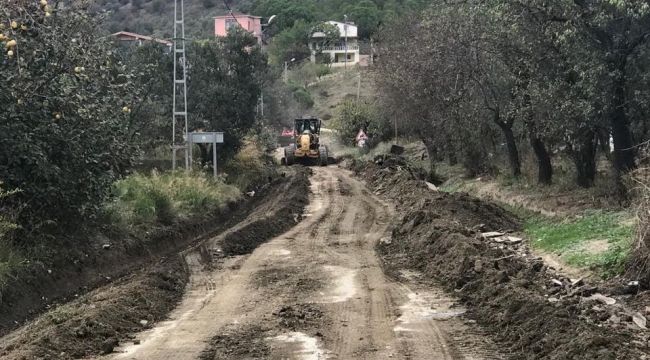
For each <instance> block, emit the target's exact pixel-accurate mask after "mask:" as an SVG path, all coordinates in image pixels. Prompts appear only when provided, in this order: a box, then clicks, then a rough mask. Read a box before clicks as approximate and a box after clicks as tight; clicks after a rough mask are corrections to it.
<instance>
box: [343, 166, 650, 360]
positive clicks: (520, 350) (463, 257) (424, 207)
mask: <svg viewBox="0 0 650 360" xmlns="http://www.w3.org/2000/svg"><path fill="white" fill-rule="evenodd" d="M386 163H387V162H386V161H382V162H381V163H380V164H376V163H363V164H359V163H357V164H355V165H354V166H353V169H354V170H355V171H356V172H357V173H358V175H359V176H360V177H362V178H364V179H366V180H367V181H368V182H369V184H370V185H371V188H372V189H374V190H375V192H376V193H377V194H383V195H385V196H387V197H389V198H391V199H392V200H394V201H395V202H396V203H397V204H398V205H397V210H398V211H399V212H400V215H401V216H402V220H401V222H400V223H398V224H397V225H396V227H395V228H394V231H393V234H392V238H391V239H390V240H385V241H382V242H381V243H380V244H379V245H378V252H379V253H380V255H381V257H382V259H383V262H384V265H385V267H386V268H387V270H389V273H390V272H395V271H396V270H398V269H400V268H410V269H415V270H418V271H421V272H423V273H424V274H426V275H428V276H430V278H431V279H433V280H435V281H436V283H442V284H443V286H445V287H446V288H447V289H448V290H449V291H454V292H455V293H456V294H457V296H459V297H460V298H461V300H462V301H463V302H464V303H465V305H466V306H467V307H468V309H469V316H471V317H473V318H475V319H476V320H477V321H478V322H479V323H480V324H481V325H482V326H483V327H485V328H486V329H487V330H488V331H489V332H490V333H491V334H493V335H494V337H495V338H496V339H497V340H499V341H500V342H501V343H502V344H504V346H506V347H508V348H509V351H508V353H509V354H511V355H512V358H517V359H638V358H641V354H643V353H644V351H646V350H647V346H648V342H647V338H646V337H645V335H642V336H639V334H640V332H636V331H635V330H631V326H630V325H629V323H624V321H622V320H620V316H619V315H616V314H617V312H618V311H622V310H617V308H616V307H615V306H611V305H607V304H604V303H603V301H602V299H601V300H600V301H599V300H595V301H592V298H589V299H588V297H589V296H591V295H593V294H594V293H596V292H597V291H598V289H597V288H595V287H593V286H589V285H586V284H583V283H582V282H576V283H574V284H571V282H570V281H569V280H568V279H562V278H559V280H558V275H557V274H554V273H553V271H552V270H551V269H549V268H547V267H546V266H545V265H544V263H543V262H542V261H541V260H540V259H537V258H534V257H532V256H530V255H529V253H528V251H527V248H526V246H525V244H521V243H519V240H520V239H517V240H515V241H513V242H512V243H510V242H503V241H501V240H499V241H496V240H495V239H487V238H484V237H483V236H481V235H482V234H481V232H485V231H509V230H516V229H518V228H519V224H518V221H517V219H516V218H515V217H514V216H513V215H511V214H509V213H508V212H507V211H505V210H503V209H501V208H500V207H498V206H496V205H494V204H490V203H486V202H483V201H480V200H477V199H474V198H472V197H470V196H468V195H466V194H446V193H439V192H434V191H432V190H430V189H429V188H428V187H427V185H426V184H425V183H424V182H423V181H422V180H420V179H419V177H418V176H417V173H416V172H414V171H412V170H411V169H409V168H408V166H407V165H406V163H404V162H403V161H401V160H400V159H399V158H395V159H391V161H390V162H388V164H389V165H386ZM414 174H415V175H414ZM400 204H401V205H400ZM554 280H555V281H554ZM558 283H559V284H558ZM616 320H618V321H616Z"/></svg>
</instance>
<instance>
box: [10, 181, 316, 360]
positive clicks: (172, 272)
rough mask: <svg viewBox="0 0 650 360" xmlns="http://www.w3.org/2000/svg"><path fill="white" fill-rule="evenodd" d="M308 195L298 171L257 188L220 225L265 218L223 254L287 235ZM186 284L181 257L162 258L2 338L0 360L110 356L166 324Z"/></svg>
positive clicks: (230, 241)
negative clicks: (139, 334)
mask: <svg viewBox="0 0 650 360" xmlns="http://www.w3.org/2000/svg"><path fill="white" fill-rule="evenodd" d="M289 190H291V191H296V193H292V192H288V191H289ZM308 195H309V182H308V179H307V171H306V170H297V171H296V172H295V174H294V175H293V176H290V177H287V178H283V179H279V180H277V181H276V182H275V183H273V184H270V185H269V186H267V187H266V188H264V189H260V191H259V192H258V194H257V195H256V198H255V199H253V200H251V201H250V202H249V203H247V204H246V205H245V206H244V207H241V208H240V209H239V210H237V212H236V213H235V214H233V216H231V217H230V218H229V220H228V221H227V222H226V223H225V224H224V225H223V226H226V224H229V225H231V226H232V225H234V224H235V223H236V221H237V220H239V221H241V220H242V219H244V218H245V217H246V216H247V215H248V214H250V213H255V212H256V211H258V209H259V208H263V209H266V211H265V216H262V217H260V218H259V220H257V221H253V222H249V223H247V225H246V226H244V227H241V228H239V230H238V231H236V232H232V233H229V235H228V236H227V237H226V238H225V239H224V245H225V246H224V248H225V249H226V250H224V252H225V253H226V254H227V255H234V254H242V253H247V252H250V251H252V250H254V249H255V247H257V246H258V245H259V244H260V243H261V242H263V241H266V240H269V239H271V238H272V237H274V236H277V235H279V234H281V233H282V232H284V231H286V230H288V229H289V228H290V227H292V226H293V225H295V221H296V220H299V219H300V218H299V217H297V216H295V215H296V214H301V213H302V212H303V207H304V206H305V205H306V204H307V202H308ZM172 249H175V248H174V247H172ZM187 281H188V274H187V272H186V267H185V264H184V263H183V261H182V260H181V257H180V256H173V257H172V258H171V259H165V260H163V261H161V262H159V263H158V264H156V265H155V266H153V267H151V268H150V269H149V270H143V271H139V272H136V273H133V274H131V275H129V276H127V277H124V278H122V279H120V280H118V281H115V282H113V283H112V284H110V285H109V286H104V287H100V288H97V289H96V290H94V291H92V292H90V293H88V294H85V295H83V296H81V297H79V298H78V299H77V300H74V301H72V302H69V303H67V304H64V305H61V306H59V307H57V308H56V309H54V310H50V311H48V312H46V313H44V314H43V315H41V316H39V317H38V318H37V319H35V320H34V321H33V322H31V323H29V324H28V325H26V326H23V327H21V328H20V329H18V330H16V331H15V332H14V333H11V334H9V335H7V336H5V337H4V338H0V358H2V359H74V358H81V357H86V356H93V355H98V354H102V353H110V352H112V351H113V348H114V347H116V346H117V345H118V344H119V343H121V342H124V341H128V340H129V338H130V336H131V335H132V334H134V333H137V332H140V331H142V330H143V329H145V328H147V327H149V326H151V325H152V324H153V323H155V322H156V321H159V320H162V319H164V318H165V317H166V316H167V314H168V313H169V312H170V311H171V310H172V309H173V308H174V307H175V306H176V304H177V303H178V301H180V299H181V297H182V295H183V292H184V289H185V285H186V284H187ZM228 339H229V338H228V337H224V338H223V339H221V340H218V339H217V340H218V341H217V342H218V343H221V342H223V341H226V342H227V341H228ZM262 353H263V352H260V354H262ZM224 356H225V355H224ZM216 358H224V359H225V358H229V357H228V356H225V357H219V356H217V357H216Z"/></svg>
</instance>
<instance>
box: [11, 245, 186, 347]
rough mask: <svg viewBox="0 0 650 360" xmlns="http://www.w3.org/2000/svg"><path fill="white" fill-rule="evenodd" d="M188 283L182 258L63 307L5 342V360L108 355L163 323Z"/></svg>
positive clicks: (159, 265) (162, 263)
mask: <svg viewBox="0 0 650 360" xmlns="http://www.w3.org/2000/svg"><path fill="white" fill-rule="evenodd" d="M187 281H188V276H187V273H186V272H185V271H184V268H183V263H182V261H181V260H180V258H178V257H175V258H174V259H168V260H165V261H162V262H161V263H159V264H158V265H156V266H155V267H154V268H153V269H151V270H148V271H142V272H139V273H137V274H134V275H132V276H129V277H127V278H123V279H120V280H118V281H116V282H115V283H114V284H113V285H112V286H111V287H109V288H100V289H97V290H95V291H92V292H90V293H88V294H86V295H84V296H81V297H80V298H78V299H77V300H75V301H72V302H70V303H68V304H65V305H61V306H59V307H57V308H55V309H53V310H51V311H49V312H48V313H46V314H44V315H43V316H41V317H39V318H38V319H36V320H35V321H33V322H32V323H30V324H28V325H26V326H24V327H22V328H20V329H19V330H17V331H16V332H14V333H12V334H10V335H8V336H7V337H5V338H3V339H2V341H1V342H0V346H1V348H0V357H1V358H3V359H78V358H82V357H86V356H90V355H96V354H102V353H110V352H112V351H113V348H114V347H116V346H117V345H118V344H119V343H120V342H122V341H125V340H128V336H129V335H128V334H132V333H135V332H139V331H142V330H144V329H146V328H147V327H149V326H150V325H151V324H153V323H155V322H156V321H159V320H162V319H164V318H165V317H166V316H167V314H168V313H169V312H170V311H171V310H172V309H173V308H174V306H175V305H176V303H177V302H178V301H179V300H180V299H181V297H182V295H183V289H184V288H185V284H186V283H187Z"/></svg>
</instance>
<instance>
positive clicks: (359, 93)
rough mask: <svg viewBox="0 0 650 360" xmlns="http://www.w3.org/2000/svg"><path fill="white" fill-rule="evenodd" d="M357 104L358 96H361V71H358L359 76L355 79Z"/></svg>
mask: <svg viewBox="0 0 650 360" xmlns="http://www.w3.org/2000/svg"><path fill="white" fill-rule="evenodd" d="M357 80H358V82H357V104H358V103H359V97H361V71H359V78H358V79H357Z"/></svg>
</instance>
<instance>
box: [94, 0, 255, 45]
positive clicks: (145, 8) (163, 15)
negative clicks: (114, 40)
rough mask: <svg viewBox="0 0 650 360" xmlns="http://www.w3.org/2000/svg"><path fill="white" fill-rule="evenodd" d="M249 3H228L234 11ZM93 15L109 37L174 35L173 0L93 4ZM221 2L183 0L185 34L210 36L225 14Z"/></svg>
mask: <svg viewBox="0 0 650 360" xmlns="http://www.w3.org/2000/svg"><path fill="white" fill-rule="evenodd" d="M250 2H251V1H249V0H238V1H233V0H229V1H228V3H229V4H230V6H231V8H232V9H233V10H234V11H236V10H239V9H241V8H242V7H250ZM90 10H91V11H92V12H95V13H98V14H102V16H103V17H104V19H105V20H104V21H105V29H106V30H107V31H109V32H111V33H115V32H118V31H130V32H135V33H139V34H145V35H150V34H153V35H155V36H157V37H161V38H169V37H171V36H172V34H173V19H174V1H172V0H96V1H93V3H92V5H90ZM227 13H228V11H227V10H226V6H225V4H224V1H223V0H185V31H186V36H187V37H188V38H205V37H208V36H210V35H211V34H212V33H213V31H214V30H213V26H214V25H213V20H212V18H213V17H214V16H218V15H224V14H227Z"/></svg>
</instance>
